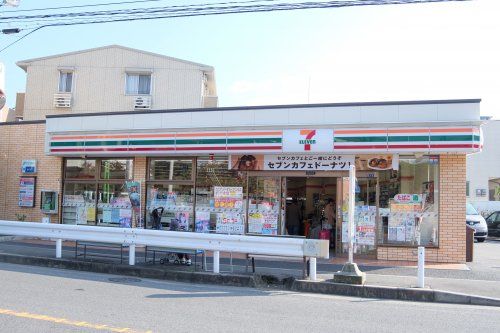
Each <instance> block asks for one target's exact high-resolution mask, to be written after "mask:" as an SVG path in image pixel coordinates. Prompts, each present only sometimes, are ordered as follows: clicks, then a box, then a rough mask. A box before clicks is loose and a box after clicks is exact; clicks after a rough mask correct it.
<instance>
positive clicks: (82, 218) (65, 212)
mask: <svg viewBox="0 0 500 333" xmlns="http://www.w3.org/2000/svg"><path fill="white" fill-rule="evenodd" d="M95 200H96V184H94V183H66V184H65V185H64V195H63V202H62V223H63V224H90V225H94V224H95V208H96V206H95Z"/></svg>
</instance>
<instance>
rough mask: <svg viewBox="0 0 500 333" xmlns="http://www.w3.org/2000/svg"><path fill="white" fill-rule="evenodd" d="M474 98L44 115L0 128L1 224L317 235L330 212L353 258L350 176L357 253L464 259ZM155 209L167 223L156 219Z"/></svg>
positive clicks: (341, 244) (338, 243) (475, 140)
mask: <svg viewBox="0 0 500 333" xmlns="http://www.w3.org/2000/svg"><path fill="white" fill-rule="evenodd" d="M479 104H480V101H479V100H439V101H406V102H377V103H344V104H309V105H284V106H262V107H260V106H259V107H240V108H236V107H234V108H233V107H229V108H202V109H177V110H154V111H151V110H148V111H134V112H110V113H86V114H61V115H47V116H46V119H45V120H34V121H25V122H18V123H4V124H2V125H0V153H1V159H2V163H1V166H0V171H1V175H2V190H1V191H0V218H2V219H7V220H20V221H21V220H25V221H42V220H44V221H45V222H51V223H64V224H80V225H98V226H103V227H113V226H122V227H144V228H153V227H154V228H162V229H167V230H168V228H169V227H170V226H171V225H172V224H173V223H175V224H176V225H180V226H181V228H184V229H186V230H187V231H192V232H221V233H233V234H240V233H244V234H260V235H266V236H270V237H273V236H279V235H284V234H287V219H288V217H287V205H289V204H290V202H292V201H296V202H298V204H299V207H300V212H301V214H300V215H301V216H300V219H301V231H300V233H301V234H302V235H307V236H309V237H314V228H315V227H317V225H318V223H321V217H322V216H324V206H325V204H326V203H327V202H328V201H329V200H332V201H333V203H334V205H335V217H336V218H335V220H336V223H335V233H334V235H335V237H334V239H332V241H333V244H332V245H334V248H335V250H334V251H335V253H336V254H337V255H342V254H343V253H344V252H345V242H346V237H345V231H346V223H345V213H346V202H347V186H346V184H347V182H348V168H349V165H351V164H354V165H355V166H356V168H357V186H356V207H357V208H356V217H355V220H356V224H357V227H356V253H357V255H358V256H366V257H370V258H377V259H381V260H416V251H415V248H416V247H417V246H418V245H424V246H426V247H427V253H426V254H427V260H429V261H433V262H450V263H462V262H465V200H466V196H465V182H466V180H465V177H466V175H465V172H466V171H465V170H466V155H467V154H471V153H475V152H479V151H481V148H482V143H481V142H482V140H481V128H480V127H481V120H480V116H479ZM156 208H161V211H159V210H158V211H157V212H160V213H161V216H162V218H161V223H160V225H158V223H156V222H155V220H154V219H152V215H151V213H152V211H153V210H155V209H156Z"/></svg>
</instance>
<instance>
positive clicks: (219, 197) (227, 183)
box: [195, 157, 246, 234]
mask: <svg viewBox="0 0 500 333" xmlns="http://www.w3.org/2000/svg"><path fill="white" fill-rule="evenodd" d="M245 214H246V174H244V173H239V172H237V171H234V170H229V167H228V159H227V158H225V157H222V158H212V159H210V158H208V157H206V158H199V159H198V162H197V177H196V223H195V231H197V232H217V233H229V234H242V233H244V232H245V228H244V225H245Z"/></svg>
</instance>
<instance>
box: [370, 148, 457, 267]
mask: <svg viewBox="0 0 500 333" xmlns="http://www.w3.org/2000/svg"><path fill="white" fill-rule="evenodd" d="M439 163H440V165H439V176H440V184H439V246H438V247H437V248H427V249H426V260H427V261H431V262H441V263H465V203H466V197H465V174H466V159H465V154H443V155H441V156H440V159H439ZM377 258H378V259H380V260H407V261H417V251H416V249H415V248H406V247H383V246H379V247H378V250H377Z"/></svg>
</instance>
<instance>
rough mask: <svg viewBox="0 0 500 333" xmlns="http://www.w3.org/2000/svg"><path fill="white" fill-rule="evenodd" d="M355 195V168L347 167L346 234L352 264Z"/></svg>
mask: <svg viewBox="0 0 500 333" xmlns="http://www.w3.org/2000/svg"><path fill="white" fill-rule="evenodd" d="M355 194H356V167H355V166H354V165H350V166H349V208H348V229H347V230H348V233H349V236H348V238H349V263H350V264H352V263H353V262H354V196H355Z"/></svg>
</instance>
